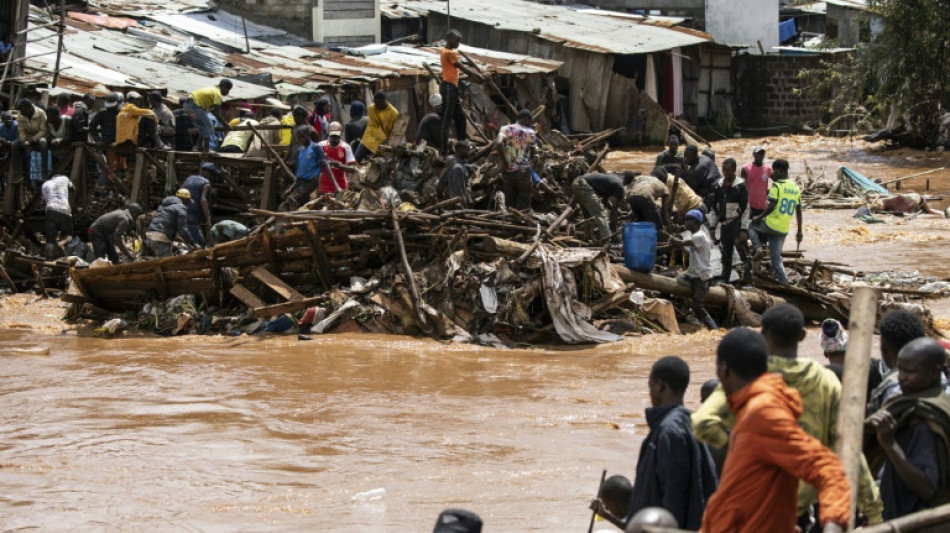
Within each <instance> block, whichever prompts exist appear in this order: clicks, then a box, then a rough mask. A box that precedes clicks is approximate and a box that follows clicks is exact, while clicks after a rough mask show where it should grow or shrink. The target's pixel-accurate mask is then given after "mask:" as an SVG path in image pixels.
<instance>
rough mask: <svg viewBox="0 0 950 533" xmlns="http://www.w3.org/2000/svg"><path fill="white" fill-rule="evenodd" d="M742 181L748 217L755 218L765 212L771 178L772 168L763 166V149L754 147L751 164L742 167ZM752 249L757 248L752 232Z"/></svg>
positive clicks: (756, 240)
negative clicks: (747, 203)
mask: <svg viewBox="0 0 950 533" xmlns="http://www.w3.org/2000/svg"><path fill="white" fill-rule="evenodd" d="M741 176H742V179H744V180H745V183H746V188H747V189H749V217H750V218H755V217H757V216H759V215H761V214H762V213H764V212H765V209H766V208H767V207H768V206H769V200H768V197H769V180H770V179H771V178H772V167H770V166H768V165H766V164H765V148H763V147H761V146H756V147H755V148H753V149H752V162H751V163H749V164H747V165H746V166H744V167H742V174H741ZM749 236H750V237H751V238H752V247H753V248H754V249H758V248H759V236H758V235H757V234H756V233H755V231H752V232H750V233H749Z"/></svg>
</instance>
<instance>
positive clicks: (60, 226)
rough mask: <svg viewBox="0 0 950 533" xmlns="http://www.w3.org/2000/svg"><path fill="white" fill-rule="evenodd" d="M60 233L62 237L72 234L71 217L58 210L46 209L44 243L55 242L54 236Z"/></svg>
mask: <svg viewBox="0 0 950 533" xmlns="http://www.w3.org/2000/svg"><path fill="white" fill-rule="evenodd" d="M59 233H62V234H63V237H72V236H73V217H72V215H67V214H66V213H60V212H59V211H52V210H47V211H46V232H45V235H44V236H45V237H46V244H55V243H56V236H57V235H58V234H59Z"/></svg>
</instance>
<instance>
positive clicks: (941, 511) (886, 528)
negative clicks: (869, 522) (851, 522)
mask: <svg viewBox="0 0 950 533" xmlns="http://www.w3.org/2000/svg"><path fill="white" fill-rule="evenodd" d="M948 522H950V503H948V504H945V505H941V506H940V507H934V508H933V509H927V510H924V511H918V512H916V513H912V514H909V515H906V516H902V517H900V518H895V519H894V520H888V521H887V522H884V523H882V524H875V525H873V526H867V527H865V528H863V529H861V533H896V532H900V533H905V532H910V531H917V530H919V529H923V528H925V527H927V526H932V525H936V524H946V523H948Z"/></svg>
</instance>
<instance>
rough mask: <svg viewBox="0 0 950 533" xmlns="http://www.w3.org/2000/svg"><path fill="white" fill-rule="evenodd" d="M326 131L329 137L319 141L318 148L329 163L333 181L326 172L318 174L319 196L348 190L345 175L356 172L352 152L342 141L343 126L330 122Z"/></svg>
mask: <svg viewBox="0 0 950 533" xmlns="http://www.w3.org/2000/svg"><path fill="white" fill-rule="evenodd" d="M327 129H328V133H329V137H328V138H327V140H325V141H320V143H319V146H320V148H322V149H323V155H325V156H326V157H327V161H329V162H330V168H331V169H332V171H333V179H330V175H329V173H327V171H326V170H324V171H323V172H322V173H321V174H320V185H319V188H318V189H317V192H318V193H320V194H330V193H337V192H340V191H342V190H346V189H348V188H349V187H348V186H347V182H346V174H347V173H350V174H354V173H356V172H358V170H357V168H356V158H355V157H354V156H353V150H352V149H350V145H349V144H347V143H346V141H344V140H343V125H342V124H340V123H339V122H331V123H330V125H329V126H328V127H327Z"/></svg>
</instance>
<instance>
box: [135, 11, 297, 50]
mask: <svg viewBox="0 0 950 533" xmlns="http://www.w3.org/2000/svg"><path fill="white" fill-rule="evenodd" d="M147 18H148V19H150V20H154V21H155V22H159V23H161V24H164V25H165V26H167V27H168V28H170V29H172V30H175V31H178V32H181V33H184V34H188V35H191V36H193V37H195V38H196V39H199V40H201V41H204V42H209V43H212V44H217V45H221V46H224V47H227V48H229V49H231V50H234V51H239V50H245V44H246V41H245V39H244V29H243V25H242V23H241V17H239V16H236V15H232V14H231V13H227V12H225V11H215V12H210V11H208V12H203V13H191V14H186V15H183V14H162V13H156V14H152V15H148V17H147ZM286 35H287V32H285V31H284V30H280V29H277V28H272V27H269V26H263V25H261V24H255V23H253V22H251V21H247V36H248V41H250V45H251V48H266V47H268V46H271V45H270V44H268V43H267V42H264V41H261V40H259V39H260V38H266V37H283V36H286Z"/></svg>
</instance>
